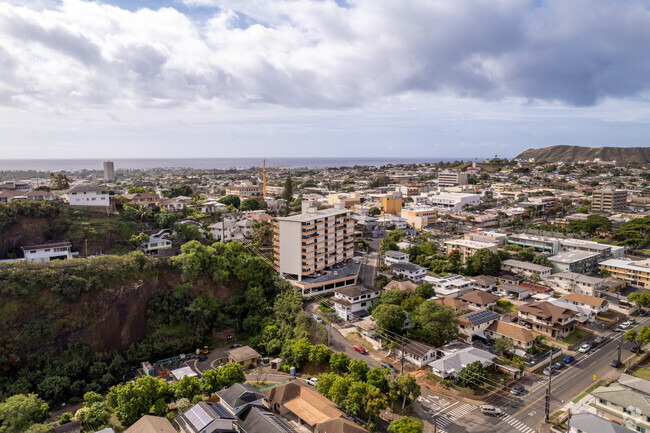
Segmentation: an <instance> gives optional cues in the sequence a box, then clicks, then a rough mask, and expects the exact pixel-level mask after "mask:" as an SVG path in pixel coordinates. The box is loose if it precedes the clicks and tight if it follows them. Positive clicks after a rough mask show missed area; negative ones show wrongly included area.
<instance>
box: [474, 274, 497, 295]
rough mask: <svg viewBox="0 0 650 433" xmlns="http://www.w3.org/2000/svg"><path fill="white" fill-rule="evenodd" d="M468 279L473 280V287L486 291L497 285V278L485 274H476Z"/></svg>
mask: <svg viewBox="0 0 650 433" xmlns="http://www.w3.org/2000/svg"><path fill="white" fill-rule="evenodd" d="M470 279H471V280H472V281H473V282H474V288H476V289H479V290H484V291H486V292H489V291H492V290H493V289H494V288H495V287H496V286H497V279H496V278H494V277H490V276H487V275H478V276H476V277H472V278H470Z"/></svg>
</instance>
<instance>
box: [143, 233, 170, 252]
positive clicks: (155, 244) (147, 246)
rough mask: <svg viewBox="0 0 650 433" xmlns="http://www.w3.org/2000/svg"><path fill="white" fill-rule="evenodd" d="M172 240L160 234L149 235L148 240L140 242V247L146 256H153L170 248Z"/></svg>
mask: <svg viewBox="0 0 650 433" xmlns="http://www.w3.org/2000/svg"><path fill="white" fill-rule="evenodd" d="M171 248H172V241H171V240H169V239H166V238H164V237H162V236H157V235H151V236H149V240H147V242H144V243H142V244H140V249H141V250H142V251H143V252H144V253H145V254H146V255H148V256H155V255H158V254H160V253H161V251H164V250H171Z"/></svg>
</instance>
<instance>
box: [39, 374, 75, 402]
mask: <svg viewBox="0 0 650 433" xmlns="http://www.w3.org/2000/svg"><path fill="white" fill-rule="evenodd" d="M69 387H70V378H68V377H67V376H47V377H46V378H45V379H43V381H41V382H40V383H39V384H38V393H39V395H42V396H43V397H45V398H46V399H47V400H49V401H61V400H62V399H63V398H64V397H65V396H66V395H67V393H68V388H69Z"/></svg>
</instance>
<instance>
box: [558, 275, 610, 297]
mask: <svg viewBox="0 0 650 433" xmlns="http://www.w3.org/2000/svg"><path fill="white" fill-rule="evenodd" d="M545 282H546V283H547V284H549V285H551V286H552V287H553V289H555V290H557V291H560V292H570V293H582V294H584V295H589V296H595V295H596V294H597V293H598V292H600V291H602V290H605V279H604V278H599V277H590V276H587V275H583V274H578V273H575V272H558V273H557V274H553V275H551V276H550V277H547V278H546V279H545Z"/></svg>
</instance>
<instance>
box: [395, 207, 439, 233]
mask: <svg viewBox="0 0 650 433" xmlns="http://www.w3.org/2000/svg"><path fill="white" fill-rule="evenodd" d="M402 218H404V219H405V220H406V222H407V223H408V224H409V225H410V226H411V227H413V228H415V229H418V230H420V229H423V228H425V227H427V226H428V225H429V224H432V223H433V222H435V220H436V218H438V210H437V209H435V208H432V207H430V206H425V207H417V208H406V209H402Z"/></svg>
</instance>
